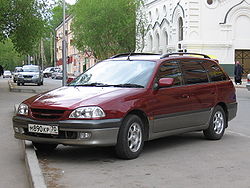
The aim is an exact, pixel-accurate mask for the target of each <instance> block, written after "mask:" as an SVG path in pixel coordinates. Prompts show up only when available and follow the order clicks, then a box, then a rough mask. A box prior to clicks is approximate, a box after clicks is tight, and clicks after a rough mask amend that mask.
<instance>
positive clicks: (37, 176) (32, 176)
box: [22, 141, 47, 188]
mask: <svg viewBox="0 0 250 188" xmlns="http://www.w3.org/2000/svg"><path fill="white" fill-rule="evenodd" d="M22 143H23V144H22V145H23V148H24V151H25V165H26V170H27V174H28V179H29V184H30V187H31V188H47V186H46V184H45V180H44V177H43V174H42V171H41V168H40V166H39V162H38V159H37V156H36V152H35V150H34V147H33V145H32V143H31V141H22Z"/></svg>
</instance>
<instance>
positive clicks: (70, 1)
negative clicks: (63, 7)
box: [65, 0, 76, 5]
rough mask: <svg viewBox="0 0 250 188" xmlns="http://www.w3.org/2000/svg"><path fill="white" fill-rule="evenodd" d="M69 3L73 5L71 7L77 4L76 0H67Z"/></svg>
mask: <svg viewBox="0 0 250 188" xmlns="http://www.w3.org/2000/svg"><path fill="white" fill-rule="evenodd" d="M65 1H66V2H67V3H69V4H71V5H73V4H75V2H76V0H65Z"/></svg>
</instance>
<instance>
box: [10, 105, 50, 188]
mask: <svg viewBox="0 0 250 188" xmlns="http://www.w3.org/2000/svg"><path fill="white" fill-rule="evenodd" d="M18 106H19V104H15V105H14V113H16V112H17V109H18ZM21 145H22V148H23V151H24V160H25V167H26V172H27V176H28V180H29V185H30V186H29V187H31V188H47V186H46V183H45V180H44V176H43V173H42V171H41V168H40V166H39V162H38V159H37V155H36V152H35V149H34V147H33V144H32V142H31V141H26V140H25V141H24V140H21Z"/></svg>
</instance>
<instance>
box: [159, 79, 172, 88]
mask: <svg viewBox="0 0 250 188" xmlns="http://www.w3.org/2000/svg"><path fill="white" fill-rule="evenodd" d="M172 85H174V79H173V78H161V79H160V80H159V81H158V88H162V87H170V86H172Z"/></svg>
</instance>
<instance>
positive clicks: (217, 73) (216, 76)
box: [202, 61, 228, 82]
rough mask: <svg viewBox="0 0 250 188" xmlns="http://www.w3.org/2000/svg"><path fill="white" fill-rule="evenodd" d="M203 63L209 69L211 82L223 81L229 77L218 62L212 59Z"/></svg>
mask: <svg viewBox="0 0 250 188" xmlns="http://www.w3.org/2000/svg"><path fill="white" fill-rule="evenodd" d="M202 65H203V66H204V67H205V69H206V70H207V72H208V75H209V78H210V81H211V82H215V81H223V80H227V79H228V78H227V76H226V75H225V74H224V72H223V71H222V70H221V68H220V67H219V66H218V65H217V64H216V63H214V62H212V61H203V62H202Z"/></svg>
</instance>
